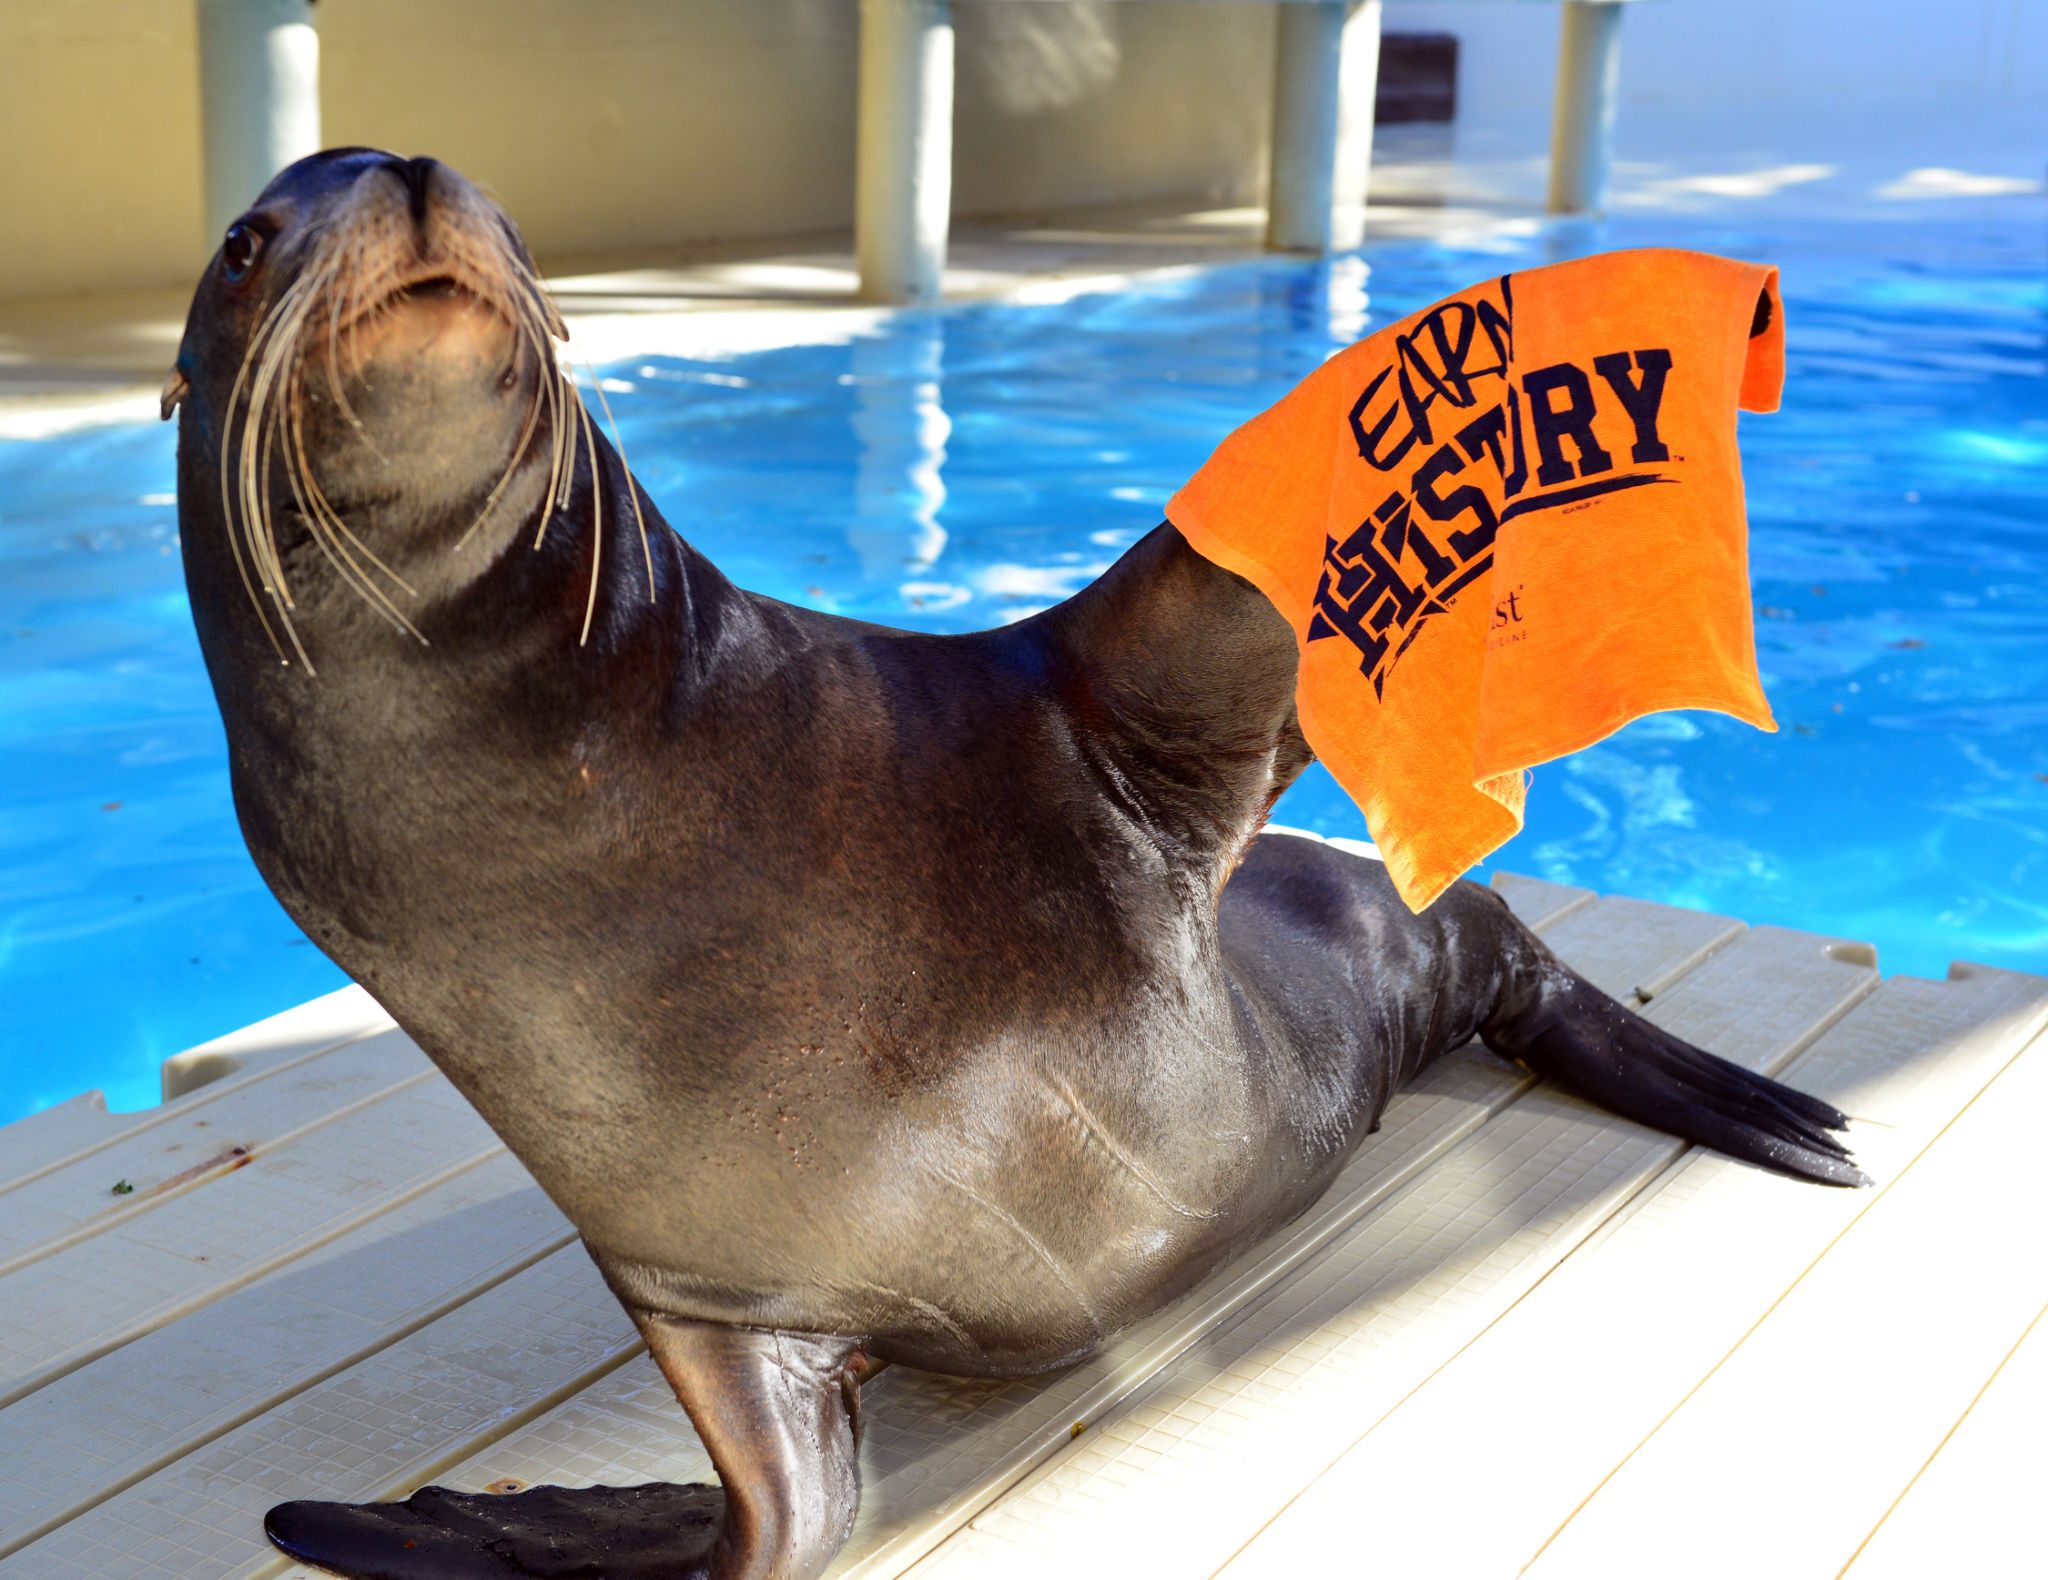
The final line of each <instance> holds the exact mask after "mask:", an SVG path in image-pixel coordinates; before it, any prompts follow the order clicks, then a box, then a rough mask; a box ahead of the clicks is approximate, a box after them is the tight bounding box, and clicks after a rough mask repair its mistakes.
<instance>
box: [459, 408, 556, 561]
mask: <svg viewBox="0 0 2048 1580" xmlns="http://www.w3.org/2000/svg"><path fill="white" fill-rule="evenodd" d="M539 424H540V386H539V385H538V384H536V385H535V387H534V391H533V402H532V404H531V405H529V406H528V407H527V408H526V425H525V426H524V427H523V428H521V429H520V430H519V442H518V443H517V444H515V445H514V446H513V447H512V459H511V460H509V461H507V462H506V463H505V470H504V473H503V474H502V475H501V476H500V477H499V478H498V481H497V482H496V484H494V485H493V486H492V488H491V491H490V494H489V495H488V496H487V497H486V498H485V500H484V508H483V509H482V510H479V511H478V512H477V515H476V520H474V521H472V522H471V523H470V524H469V528H468V530H467V531H465V532H464V533H463V534H462V536H461V537H459V538H457V539H456V540H455V547H456V548H457V549H460V548H461V547H462V546H463V545H464V544H465V543H467V542H468V541H469V540H470V539H471V538H473V537H475V536H476V529H477V528H478V527H480V526H482V525H483V524H484V521H485V519H486V518H487V517H488V516H489V515H490V513H491V511H492V509H493V508H494V507H495V506H496V505H497V503H498V496H499V495H500V494H502V493H504V492H505V485H506V484H508V483H510V482H511V481H512V474H513V473H514V472H516V471H518V470H519V463H520V462H521V461H522V460H524V459H525V457H526V447H527V445H528V444H530V443H531V442H532V440H533V431H534V429H535V428H536V427H538V426H539Z"/></svg>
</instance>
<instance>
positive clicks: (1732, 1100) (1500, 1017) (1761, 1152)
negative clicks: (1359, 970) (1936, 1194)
mask: <svg viewBox="0 0 2048 1580" xmlns="http://www.w3.org/2000/svg"><path fill="white" fill-rule="evenodd" d="M1528 941H1529V942H1530V943H1531V944H1534V945H1535V947H1536V949H1537V950H1539V951H1540V952H1541V958H1540V961H1539V962H1538V963H1537V964H1536V966H1535V969H1534V971H1533V973H1532V978H1531V980H1532V981H1533V983H1534V990H1533V992H1525V993H1514V992H1510V993H1506V994H1504V995H1503V1001H1502V1008H1501V1009H1500V1010H1497V1011H1496V1013H1495V1016H1494V1018H1493V1019H1492V1020H1490V1021H1489V1022H1488V1023H1487V1024H1486V1025H1485V1026H1484V1027H1483V1028H1482V1030H1481V1032H1480V1035H1481V1038H1482V1039H1483V1040H1484V1041H1485V1043H1486V1045H1487V1046H1488V1047H1489V1048H1491V1049H1493V1051H1494V1052H1496V1053H1499V1054H1503V1055H1505V1056H1506V1057H1508V1058H1510V1059H1516V1060H1519V1061H1520V1062H1521V1063H1523V1064H1525V1065H1527V1066H1528V1067H1529V1068H1530V1069H1531V1070H1533V1071H1535V1072H1536V1073H1537V1074H1538V1075H1542V1076H1548V1077H1549V1078H1550V1079H1552V1080H1555V1081H1557V1082H1558V1083H1559V1084H1560V1085H1563V1086H1568V1087H1570V1088H1571V1089H1572V1090H1573V1091H1575V1092H1577V1093H1578V1094H1579V1095H1580V1096H1582V1097H1586V1098H1589V1099H1591V1100H1592V1101H1593V1102H1596V1103H1598V1104H1599V1105H1600V1106H1601V1107H1602V1108H1606V1109H1610V1110H1612V1111H1613V1112H1614V1113H1617V1114H1620V1115H1622V1116H1623V1117H1624V1118H1627V1119H1635V1120H1640V1121H1641V1122H1642V1123H1644V1124H1646V1125H1653V1126H1655V1127H1656V1128H1657V1129H1659V1130H1663V1131H1667V1132H1668V1133H1670V1134H1671V1135H1674V1136H1679V1137H1682V1138H1683V1139H1685V1140H1687V1141H1692V1142H1697V1143H1698V1144H1700V1145H1701V1146H1708V1147H1712V1148H1714V1149H1715V1150H1716V1151H1717V1152H1725V1153H1727V1154H1728V1155H1729V1156H1731V1157H1737V1158H1742V1159H1744V1160H1746V1161H1747V1162H1751V1163H1758V1164H1761V1165H1762V1166H1763V1167H1765V1168H1768V1169H1776V1170H1777V1171H1778V1172H1780V1173H1783V1174H1795V1175H1798V1176H1799V1177H1801V1178H1803V1179H1810V1180H1819V1181H1822V1182H1824V1183H1826V1184H1829V1185H1868V1184H1869V1183H1870V1179H1869V1177H1868V1176H1867V1175H1865V1174H1864V1172H1863V1171H1862V1170H1861V1169H1859V1168H1857V1167H1856V1163H1855V1160H1854V1159H1853V1158H1852V1157H1851V1155H1850V1153H1849V1149H1848V1148H1847V1147H1845V1146H1844V1145H1843V1144H1842V1143H1841V1142H1840V1141H1838V1140H1837V1139H1836V1138H1835V1136H1834V1135H1833V1134H1832V1133H1831V1132H1834V1131H1839V1130H1843V1129H1846V1128H1847V1126H1848V1123H1849V1119H1848V1116H1847V1115H1845V1114H1843V1113H1842V1112H1841V1111H1840V1110H1838V1109H1836V1108H1834V1107H1832V1106H1830V1105H1829V1104H1827V1103H1824V1102H1822V1101H1820V1099H1819V1098H1816V1097H1809V1096H1807V1095H1806V1094H1805V1093H1804V1092H1799V1091H1794V1090H1793V1089H1792V1088H1791V1087H1789V1086H1786V1085H1784V1084H1782V1083H1780V1082H1778V1081H1774V1080H1772V1079H1771V1078H1770V1077H1769V1076H1767V1075H1758V1074H1756V1073H1755V1072H1753V1071H1751V1070H1746V1069H1744V1068H1743V1067H1742V1066H1741V1065H1739V1064H1732V1063H1730V1062H1729V1061H1728V1060H1726V1059H1723V1058H1720V1057H1718V1056H1716V1055H1714V1054H1711V1053H1708V1052H1707V1051H1706V1050H1705V1049H1703V1048H1695V1047H1694V1046H1693V1045H1692V1044H1691V1043H1689V1042H1685V1041H1682V1040H1681V1039H1679V1038H1677V1037H1674V1036H1672V1035H1671V1033H1669V1032H1668V1031H1665V1030H1663V1029H1662V1028H1661V1027H1658V1026H1655V1025H1653V1024H1651V1023H1650V1022H1649V1021H1647V1020H1644V1019H1643V1018H1642V1017H1641V1016H1640V1015H1637V1014H1635V1013H1633V1012H1632V1011H1630V1010H1628V1009H1626V1008H1624V1007H1623V1006H1622V1005H1620V1004H1618V1003H1616V1002H1615V1001H1614V1000H1613V999H1611V998H1609V997H1608V996H1607V995H1606V994H1605V993H1602V992H1601V991H1600V990H1599V989H1598V988H1596V987H1594V986H1593V984H1592V983H1590V982H1588V981H1586V980H1585V978H1583V977H1581V976H1579V975H1577V974H1576V973H1575V972H1573V971H1571V970H1570V969H1569V968H1567V967H1566V966H1564V965H1563V964H1562V963H1561V962H1560V961H1558V959H1557V958H1556V956H1554V955H1552V954H1551V953H1550V952H1549V950H1547V949H1544V948H1543V946H1542V945H1541V944H1537V943H1536V941H1535V939H1534V937H1533V935H1530V936H1529V938H1528Z"/></svg>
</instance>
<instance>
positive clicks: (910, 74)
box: [854, 0, 953, 303]
mask: <svg viewBox="0 0 2048 1580" xmlns="http://www.w3.org/2000/svg"><path fill="white" fill-rule="evenodd" d="M855 166H856V170H855V192H854V244H855V251H856V252H857V253H858V254H859V257H860V292H861V295H862V296H863V297H864V298H865V299H866V300H868V301H871V302H892V303H900V302H935V301H937V300H938V299H939V293H940V289H941V286H942V283H943V280H944V277H945V271H946V232H947V229H948V226H949V225H950V223H951V220H952V212H953V8H952V4H951V0H861V3H860V134H859V146H858V149H857V151H856V159H855Z"/></svg>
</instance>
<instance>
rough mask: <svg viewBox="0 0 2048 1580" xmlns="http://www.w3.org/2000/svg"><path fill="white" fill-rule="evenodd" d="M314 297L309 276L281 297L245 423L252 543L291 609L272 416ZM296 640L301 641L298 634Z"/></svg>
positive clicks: (244, 476) (244, 465) (275, 588)
mask: <svg viewBox="0 0 2048 1580" xmlns="http://www.w3.org/2000/svg"><path fill="white" fill-rule="evenodd" d="M311 300H312V287H311V282H309V280H308V278H307V277H306V276H301V277H300V278H299V279H298V280H296V281H294V282H293V284H292V288H291V289H290V290H288V291H286V292H285V294H284V295H283V296H282V297H280V298H279V299H278V302H277V305H276V307H275V308H274V309H273V317H272V320H271V324H270V327H269V330H268V333H267V334H266V335H265V337H264V345H263V350H262V353H261V354H260V355H259V357H258V358H257V362H256V376H255V379H254V380H253V381H252V383H251V384H250V388H249V405H248V412H247V415H246V417H245V418H244V421H243V426H242V489H243V502H244V517H243V519H244V521H245V522H246V523H247V525H248V528H249V531H250V533H251V534H252V546H253V547H254V548H255V549H256V551H257V554H258V558H259V563H261V564H262V565H263V566H264V567H265V574H266V576H267V577H268V578H269V580H270V582H271V584H272V585H270V586H269V587H267V588H266V591H269V592H270V593H272V595H273V596H275V597H277V598H279V599H280V600H281V601H282V602H283V604H284V607H285V608H286V609H293V608H296V607H297V605H296V603H295V602H294V600H293V598H292V592H291V587H290V585H289V584H288V583H287V582H286V580H285V574H284V560H283V557H282V556H281V555H280V554H279V553H278V549H277V532H276V526H275V523H274V522H273V521H272V520H271V515H270V491H269V489H268V487H267V486H266V485H267V483H268V481H269V477H270V457H271V449H270V437H271V426H270V422H269V417H270V415H271V410H272V408H271V396H272V393H273V391H274V390H275V388H276V383H277V376H278V373H279V371H280V369H281V368H283V366H284V365H285V363H286V360H287V359H288V358H289V357H291V356H292V355H293V354H294V353H295V351H296V349H297V340H298V331H299V330H300V328H301V327H302V326H303V325H304V322H305V317H306V313H307V311H308V310H309V307H310V303H311ZM285 629H286V632H287V634H290V632H291V621H290V618H289V616H286V617H285ZM294 645H295V646H296V645H297V643H296V638H294Z"/></svg>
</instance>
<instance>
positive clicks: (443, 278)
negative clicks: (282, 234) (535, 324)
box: [333, 262, 519, 335]
mask: <svg viewBox="0 0 2048 1580" xmlns="http://www.w3.org/2000/svg"><path fill="white" fill-rule="evenodd" d="M380 287H381V288H379V289H377V290H375V291H373V292H367V293H364V294H363V295H362V296H361V297H357V298H356V299H355V300H353V301H351V302H350V303H349V304H348V306H347V308H346V309H345V310H344V311H341V312H337V313H334V314H333V328H334V330H335V331H336V332H337V333H340V334H343V335H348V334H355V333H360V332H362V331H363V330H365V329H367V328H368V327H369V326H371V325H372V324H374V323H375V322H376V320H378V319H379V318H382V317H384V316H386V315H388V314H391V313H394V312H397V311H399V310H401V309H403V308H405V307H407V306H409V305H411V304H413V303H440V304H448V305H455V306H462V307H468V308H480V309H482V310H484V311H486V312H488V313H490V314H491V315H493V316H494V317H496V318H497V319H498V320H499V321H500V322H502V323H503V324H504V325H505V326H506V327H507V328H517V326H518V321H519V315H518V314H517V313H516V312H515V311H514V309H513V308H512V306H511V304H509V303H508V302H507V301H506V300H505V287H504V286H502V285H493V284H492V283H491V282H489V281H486V280H483V279H480V278H478V277H477V276H476V275H475V274H474V273H472V272H471V271H469V270H467V269H463V268H461V267H459V266H457V267H451V266H449V265H448V264H445V263H436V262H429V263H423V264H422V265H421V266H420V267H419V268H418V269H417V270H414V271H410V272H408V273H405V274H401V275H398V276H397V277H396V278H393V279H387V280H385V281H382V282H380ZM346 294H348V295H350V296H354V295H355V293H353V292H350V293H346Z"/></svg>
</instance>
